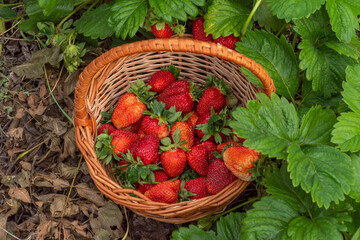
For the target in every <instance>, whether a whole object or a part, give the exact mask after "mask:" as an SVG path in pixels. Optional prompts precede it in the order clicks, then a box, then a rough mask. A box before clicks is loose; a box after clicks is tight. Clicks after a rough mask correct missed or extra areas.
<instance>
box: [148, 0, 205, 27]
mask: <svg viewBox="0 0 360 240" xmlns="http://www.w3.org/2000/svg"><path fill="white" fill-rule="evenodd" d="M149 4H150V6H151V7H153V8H154V13H155V14H156V16H157V17H159V18H160V19H163V20H165V21H166V22H168V23H171V22H173V20H174V19H173V18H175V19H178V20H180V21H184V22H186V20H187V14H188V15H190V16H192V17H195V16H196V15H198V13H199V10H198V8H197V6H203V5H204V4H205V2H204V1H191V0H149Z"/></svg>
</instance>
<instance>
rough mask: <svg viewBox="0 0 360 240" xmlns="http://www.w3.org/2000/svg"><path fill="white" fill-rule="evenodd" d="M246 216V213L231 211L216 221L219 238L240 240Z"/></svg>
mask: <svg viewBox="0 0 360 240" xmlns="http://www.w3.org/2000/svg"><path fill="white" fill-rule="evenodd" d="M244 218H245V214H244V213H239V212H231V213H230V214H228V215H226V216H225V217H221V218H220V219H219V221H217V222H216V230H217V239H219V240H220V239H226V240H240V239H241V236H242V234H241V232H240V230H241V225H242V221H243V220H244Z"/></svg>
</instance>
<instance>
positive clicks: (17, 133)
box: [7, 127, 24, 139]
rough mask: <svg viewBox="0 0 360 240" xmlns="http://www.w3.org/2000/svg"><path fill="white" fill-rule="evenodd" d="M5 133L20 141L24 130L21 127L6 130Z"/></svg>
mask: <svg viewBox="0 0 360 240" xmlns="http://www.w3.org/2000/svg"><path fill="white" fill-rule="evenodd" d="M7 133H8V135H9V136H10V137H13V138H16V139H22V138H23V135H24V128H23V127H17V128H11V129H9V130H8V132H7Z"/></svg>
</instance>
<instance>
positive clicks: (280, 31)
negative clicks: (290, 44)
mask: <svg viewBox="0 0 360 240" xmlns="http://www.w3.org/2000/svg"><path fill="white" fill-rule="evenodd" d="M286 26H287V23H285V24H284V25H283V26H282V27H281V28H280V30H279V31H278V32H277V33H276V34H275V36H277V37H279V35H280V34H281V33H282V31H284V28H285V27H286Z"/></svg>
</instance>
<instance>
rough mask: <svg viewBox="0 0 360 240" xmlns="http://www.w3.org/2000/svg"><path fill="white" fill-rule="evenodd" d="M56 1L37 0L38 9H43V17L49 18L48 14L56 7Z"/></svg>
mask: <svg viewBox="0 0 360 240" xmlns="http://www.w3.org/2000/svg"><path fill="white" fill-rule="evenodd" d="M57 3H58V0H39V7H41V8H42V9H44V11H43V13H44V15H45V16H49V13H51V11H52V10H53V9H54V8H55V7H56V5H57Z"/></svg>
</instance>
